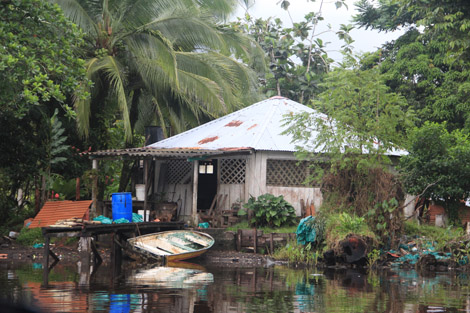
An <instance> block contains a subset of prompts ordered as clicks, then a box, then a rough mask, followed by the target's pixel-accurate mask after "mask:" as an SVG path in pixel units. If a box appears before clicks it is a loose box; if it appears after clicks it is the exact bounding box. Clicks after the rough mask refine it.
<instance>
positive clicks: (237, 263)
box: [0, 242, 283, 267]
mask: <svg viewBox="0 0 470 313" xmlns="http://www.w3.org/2000/svg"><path fill="white" fill-rule="evenodd" d="M51 250H52V251H53V252H54V253H55V254H56V255H57V256H58V257H59V258H60V262H61V263H66V264H69V263H76V262H78V261H79V260H80V252H79V250H78V244H73V245H62V244H55V245H51ZM98 251H99V253H100V256H101V257H102V258H103V263H104V264H109V263H110V261H111V259H110V249H109V248H104V247H101V248H98ZM43 260H44V248H33V247H25V246H21V245H19V244H17V243H15V242H11V243H8V244H6V243H3V244H1V245H0V263H18V262H19V263H42V262H43ZM124 261H125V262H126V263H132V262H133V260H131V259H129V258H127V257H126V256H124ZM188 261H190V262H194V263H198V264H201V265H206V266H212V267H217V266H220V267H226V266H232V267H258V266H270V265H272V264H273V261H272V260H271V259H270V258H268V257H266V256H265V255H261V254H254V253H243V252H237V251H220V250H209V251H207V252H206V253H205V254H203V255H202V256H200V257H198V258H196V259H193V260H188ZM49 262H52V260H50V261H49ZM279 263H280V264H281V263H283V262H279Z"/></svg>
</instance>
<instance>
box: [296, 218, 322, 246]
mask: <svg viewBox="0 0 470 313" xmlns="http://www.w3.org/2000/svg"><path fill="white" fill-rule="evenodd" d="M314 219H315V217H313V216H307V217H305V218H303V219H301V220H300V223H299V226H297V230H296V231H295V234H296V235H297V242H298V243H300V244H303V245H305V244H307V243H308V242H315V239H316V237H317V233H316V231H315V228H313V227H311V224H310V225H309V223H307V222H309V221H310V220H314Z"/></svg>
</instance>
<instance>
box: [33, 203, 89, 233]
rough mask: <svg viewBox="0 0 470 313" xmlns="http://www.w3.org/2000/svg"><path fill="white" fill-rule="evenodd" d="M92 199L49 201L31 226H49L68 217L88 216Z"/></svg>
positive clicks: (85, 217)
mask: <svg viewBox="0 0 470 313" xmlns="http://www.w3.org/2000/svg"><path fill="white" fill-rule="evenodd" d="M92 202H93V201H92V200H84V201H48V202H46V204H44V206H43V207H42V209H41V211H39V213H38V214H37V215H36V217H35V218H34V220H33V221H32V222H31V224H30V225H29V228H35V227H47V226H50V225H54V224H55V223H56V222H57V221H59V220H63V219H68V218H74V217H76V218H84V219H87V218H88V210H89V208H90V205H91V203H92Z"/></svg>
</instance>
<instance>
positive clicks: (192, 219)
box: [191, 160, 199, 227]
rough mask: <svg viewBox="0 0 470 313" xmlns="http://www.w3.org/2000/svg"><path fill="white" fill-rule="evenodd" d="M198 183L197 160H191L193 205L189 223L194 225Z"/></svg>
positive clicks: (195, 223) (195, 221)
mask: <svg viewBox="0 0 470 313" xmlns="http://www.w3.org/2000/svg"><path fill="white" fill-rule="evenodd" d="M198 183H199V161H197V160H196V161H194V162H193V205H192V207H191V223H192V224H193V226H194V227H196V226H197V223H198V220H197V193H198Z"/></svg>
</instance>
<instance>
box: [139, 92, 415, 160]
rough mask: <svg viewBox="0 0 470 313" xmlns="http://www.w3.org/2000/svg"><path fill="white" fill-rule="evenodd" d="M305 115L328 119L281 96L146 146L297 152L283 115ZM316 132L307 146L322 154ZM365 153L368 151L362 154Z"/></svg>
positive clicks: (391, 152) (398, 151)
mask: <svg viewBox="0 0 470 313" xmlns="http://www.w3.org/2000/svg"><path fill="white" fill-rule="evenodd" d="M298 113H308V114H312V115H314V116H315V117H316V118H322V119H326V118H327V116H326V115H324V114H323V113H319V112H317V111H315V110H314V109H312V108H309V107H307V106H305V105H303V104H300V103H298V102H295V101H292V100H290V99H287V98H284V97H272V98H270V99H267V100H264V101H260V102H257V103H255V104H253V105H251V106H249V107H246V108H244V109H241V110H239V111H236V112H233V113H231V114H228V115H226V116H223V117H220V118H218V119H216V120H213V121H211V122H209V123H206V124H203V125H201V126H199V127H196V128H193V129H190V130H188V131H186V132H183V133H181V134H178V135H175V136H172V137H170V138H167V139H164V140H162V141H159V142H156V143H154V144H151V145H149V146H147V148H155V149H162V148H166V149H175V148H179V149H188V148H190V149H209V150H217V149H232V150H237V149H246V148H251V149H254V150H270V151H290V152H294V151H296V146H298V145H299V143H297V144H294V143H292V140H293V137H292V135H289V134H283V132H284V131H285V130H286V129H287V128H288V125H286V121H285V118H286V116H289V115H293V114H298ZM316 137H317V132H316V131H311V137H310V141H309V143H308V146H309V147H305V148H307V149H310V150H313V149H314V150H315V152H318V153H321V151H322V147H316V143H315V141H316ZM364 153H367V151H364ZM388 154H389V155H393V156H401V155H404V154H407V152H406V151H404V150H391V151H390V152H389V153H388Z"/></svg>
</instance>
